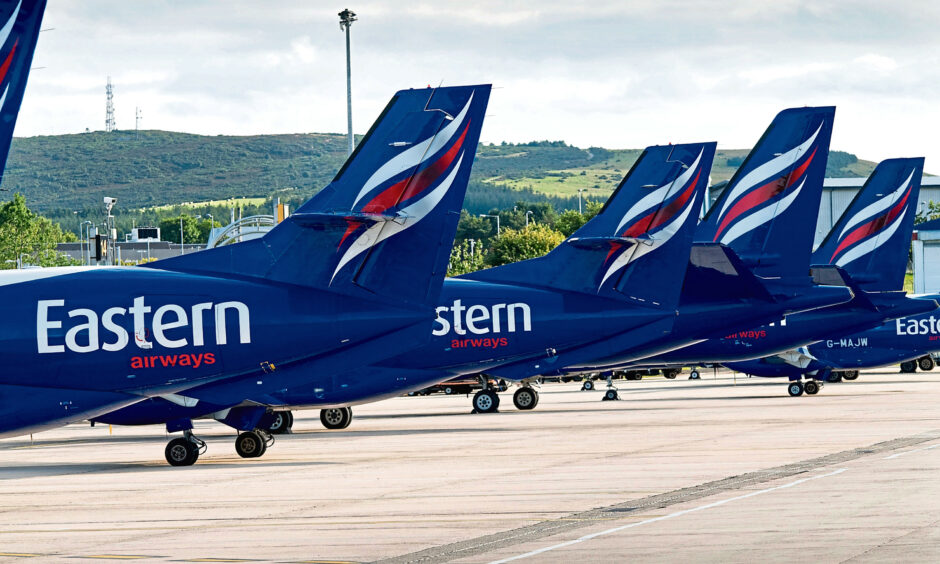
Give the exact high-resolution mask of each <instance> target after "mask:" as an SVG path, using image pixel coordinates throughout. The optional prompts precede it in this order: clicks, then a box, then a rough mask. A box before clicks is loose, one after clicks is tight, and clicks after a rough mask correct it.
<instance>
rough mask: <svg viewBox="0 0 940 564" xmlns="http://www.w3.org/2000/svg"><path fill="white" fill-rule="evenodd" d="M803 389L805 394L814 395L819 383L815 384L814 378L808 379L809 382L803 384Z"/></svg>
mask: <svg viewBox="0 0 940 564" xmlns="http://www.w3.org/2000/svg"><path fill="white" fill-rule="evenodd" d="M803 390H804V391H805V392H806V393H807V394H809V395H811V396H815V395H816V394H817V393H819V384H817V383H816V381H815V380H810V381H809V382H807V383H805V384H803Z"/></svg>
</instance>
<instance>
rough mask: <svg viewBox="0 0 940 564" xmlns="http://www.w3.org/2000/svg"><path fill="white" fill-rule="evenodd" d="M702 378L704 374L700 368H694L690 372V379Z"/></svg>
mask: <svg viewBox="0 0 940 564" xmlns="http://www.w3.org/2000/svg"><path fill="white" fill-rule="evenodd" d="M701 378H702V375H701V374H699V373H698V370H695V369H693V370H692V371H691V372H689V380H699V379H701Z"/></svg>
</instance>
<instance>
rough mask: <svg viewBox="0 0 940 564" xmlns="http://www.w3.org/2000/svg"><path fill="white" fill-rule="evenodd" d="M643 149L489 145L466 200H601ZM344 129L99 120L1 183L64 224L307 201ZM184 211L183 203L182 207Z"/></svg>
mask: <svg viewBox="0 0 940 564" xmlns="http://www.w3.org/2000/svg"><path fill="white" fill-rule="evenodd" d="M746 152H747V151H746V150H727V151H720V152H719V153H718V155H717V157H716V159H715V167H714V169H713V171H712V181H713V182H718V181H720V180H723V179H726V178H729V177H730V176H731V174H732V173H733V172H734V170H735V168H736V167H737V166H739V165H740V163H741V161H742V160H743V158H744V156H745V155H746ZM638 155H639V150H608V149H603V148H600V147H590V148H587V149H581V148H578V147H572V146H570V145H567V144H566V143H564V142H562V141H538V142H530V143H523V144H510V143H503V144H499V145H496V144H490V145H481V146H480V149H479V152H478V155H477V159H476V162H475V164H474V169H473V175H472V177H471V184H470V189H469V191H468V196H467V201H466V207H467V209H468V210H469V211H470V212H471V213H483V212H486V211H489V210H491V209H493V208H501V209H505V208H511V207H512V206H513V205H514V204H515V203H516V202H517V201H520V200H523V201H532V202H549V203H551V204H552V205H553V206H555V207H556V208H558V209H576V208H577V206H578V191H579V189H582V190H583V197H584V198H586V199H593V200H597V201H602V200H604V199H606V198H607V196H608V195H609V194H610V193H611V191H612V190H613V189H614V188H615V187H616V185H617V183H618V182H619V181H620V179H621V178H622V177H623V175H624V174H625V173H626V172H627V171H628V170H629V168H630V166H631V165H632V164H633V162H634V161H635V160H636V158H637V156H638ZM345 156H346V151H345V137H344V136H343V135H339V134H329V133H308V134H290V135H253V136H222V135H219V136H206V135H193V134H188V133H174V132H167V131H141V132H140V134H139V136H135V135H134V133H133V132H114V133H104V132H91V133H83V134H73V135H56V136H41V137H28V138H16V139H14V142H13V147H12V150H11V154H10V158H9V162H8V164H7V170H6V173H5V176H4V179H3V187H4V188H5V189H7V190H9V191H11V192H21V193H23V194H24V195H25V196H26V199H27V202H28V204H29V206H30V207H31V208H33V209H35V210H37V211H39V212H41V213H43V214H45V215H48V216H49V217H51V218H53V219H57V220H60V221H62V222H63V223H64V224H66V223H67V224H71V223H74V221H73V220H74V219H75V216H74V215H73V211H79V214H78V216H79V217H93V216H96V215H100V214H99V210H100V209H101V200H102V197H103V196H113V197H116V198H118V206H117V207H116V208H115V209H116V210H117V212H118V214H120V213H121V212H122V211H124V212H125V213H126V212H128V211H130V210H134V209H147V210H150V211H152V212H154V213H157V214H158V215H159V214H160V210H161V209H163V210H167V211H169V208H170V207H172V206H175V205H176V204H179V203H182V202H202V204H200V206H201V207H203V208H206V209H207V211H208V208H209V207H210V206H209V205H208V203H210V202H211V208H212V211H213V212H216V211H219V212H222V211H223V210H224V209H225V207H226V205H225V202H224V200H229V199H231V198H250V199H249V200H242V202H250V203H251V205H252V206H254V207H255V208H257V209H259V210H261V209H267V207H268V205H267V204H266V203H262V202H264V201H265V200H269V199H270V198H271V197H273V196H277V197H280V198H281V199H282V200H283V201H286V202H289V203H292V204H294V205H296V204H299V203H300V202H302V201H304V200H305V199H307V198H309V197H310V196H311V195H312V194H314V193H316V191H317V190H319V189H320V188H321V187H323V186H324V185H326V184H327V183H328V182H329V181H330V179H331V178H332V177H333V175H334V174H335V172H336V170H338V169H339V167H340V166H341V165H342V162H343V160H344V159H345ZM873 167H874V163H870V162H867V161H859V160H857V159H856V158H855V156H854V155H850V154H848V153H840V152H833V153H832V154H831V156H830V159H829V170H828V174H829V176H862V175H867V174H868V173H869V172H870V171H871V170H872V169H873ZM176 211H177V212H178V210H176Z"/></svg>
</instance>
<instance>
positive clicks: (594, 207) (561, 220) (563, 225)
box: [555, 200, 604, 237]
mask: <svg viewBox="0 0 940 564" xmlns="http://www.w3.org/2000/svg"><path fill="white" fill-rule="evenodd" d="M603 207H604V205H603V204H601V203H599V202H595V201H593V200H588V201H587V202H585V206H584V208H585V209H584V213H583V214H582V213H578V212H577V211H575V210H566V211H565V212H564V213H562V214H561V215H560V216H558V219H556V220H555V229H557V230H558V231H560V232H561V233H563V234H564V235H565V237H570V236H571V234H572V233H574V232H575V231H577V230H578V229H581V226H582V225H584V224H585V223H587V222H588V221H589V220H590V219H591V218H593V217H594V216H595V215H597V214H598V212H600V211H601V208H603Z"/></svg>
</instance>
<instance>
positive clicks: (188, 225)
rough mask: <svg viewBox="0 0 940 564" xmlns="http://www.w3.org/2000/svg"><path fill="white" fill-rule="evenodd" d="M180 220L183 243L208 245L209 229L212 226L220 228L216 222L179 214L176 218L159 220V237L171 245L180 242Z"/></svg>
mask: <svg viewBox="0 0 940 564" xmlns="http://www.w3.org/2000/svg"><path fill="white" fill-rule="evenodd" d="M180 220H182V222H183V242H185V243H208V242H209V229H211V228H212V226H213V225H215V226H216V227H219V226H221V224H220V223H218V222H216V221H210V220H208V219H201V218H198V217H193V216H191V215H186V214H180V215H178V216H177V217H168V218H166V219H161V220H160V237H161V238H163V240H164V241H169V242H171V243H179V242H180Z"/></svg>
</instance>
